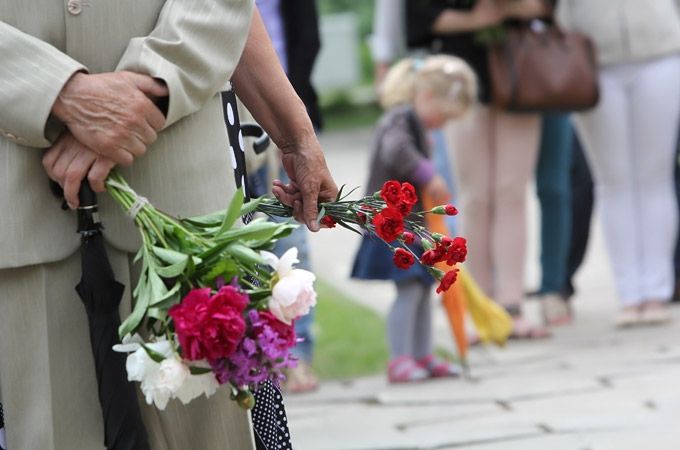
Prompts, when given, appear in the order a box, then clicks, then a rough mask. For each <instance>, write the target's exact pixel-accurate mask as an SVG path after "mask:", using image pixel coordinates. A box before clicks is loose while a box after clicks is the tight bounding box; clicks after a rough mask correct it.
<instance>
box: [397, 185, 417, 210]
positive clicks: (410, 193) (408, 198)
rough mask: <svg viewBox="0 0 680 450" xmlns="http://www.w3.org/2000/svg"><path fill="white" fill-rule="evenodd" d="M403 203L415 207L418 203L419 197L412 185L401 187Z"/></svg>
mask: <svg viewBox="0 0 680 450" xmlns="http://www.w3.org/2000/svg"><path fill="white" fill-rule="evenodd" d="M401 201H403V202H405V203H407V204H409V205H411V206H413V205H415V204H416V203H418V196H417V195H416V188H414V187H413V185H412V184H411V183H403V184H402V185H401Z"/></svg>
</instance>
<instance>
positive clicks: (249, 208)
mask: <svg viewBox="0 0 680 450" xmlns="http://www.w3.org/2000/svg"><path fill="white" fill-rule="evenodd" d="M262 200H264V196H262V197H258V198H256V199H253V200H251V201H249V202H248V203H246V204H244V205H243V206H242V207H241V213H240V215H241V216H245V215H246V214H248V213H251V212H253V211H255V210H256V209H257V207H258V206H260V203H262Z"/></svg>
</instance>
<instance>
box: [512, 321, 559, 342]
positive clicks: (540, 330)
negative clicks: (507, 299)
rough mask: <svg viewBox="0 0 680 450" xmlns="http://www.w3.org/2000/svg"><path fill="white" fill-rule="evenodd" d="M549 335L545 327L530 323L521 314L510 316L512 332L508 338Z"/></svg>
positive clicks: (543, 336) (535, 337)
mask: <svg viewBox="0 0 680 450" xmlns="http://www.w3.org/2000/svg"><path fill="white" fill-rule="evenodd" d="M550 336H551V333H550V331H549V330H548V329H547V328H544V327H542V326H536V325H532V324H531V323H529V322H528V321H527V320H526V319H525V318H524V317H522V316H514V317H513V318H512V333H511V334H510V336H509V339H515V340H520V339H522V340H523V339H545V338H547V337H550Z"/></svg>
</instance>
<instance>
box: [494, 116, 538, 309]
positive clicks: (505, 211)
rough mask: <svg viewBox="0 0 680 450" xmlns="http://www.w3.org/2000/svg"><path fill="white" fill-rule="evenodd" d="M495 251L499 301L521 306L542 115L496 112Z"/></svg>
mask: <svg viewBox="0 0 680 450" xmlns="http://www.w3.org/2000/svg"><path fill="white" fill-rule="evenodd" d="M493 115H494V117H495V129H494V137H495V148H494V153H493V157H492V161H493V164H494V170H493V172H492V173H493V175H492V177H491V178H492V180H493V183H494V186H493V218H492V220H493V221H492V231H491V233H492V235H491V242H492V251H493V267H494V270H495V274H496V300H497V301H498V302H499V303H500V304H502V305H503V306H505V307H507V308H510V309H517V308H519V306H520V305H521V302H522V300H523V298H524V260H525V254H526V232H527V230H526V226H527V225H526V194H527V184H528V183H529V180H530V179H531V176H532V175H533V173H534V169H535V167H536V158H537V156H538V134H539V128H540V117H539V116H538V115H529V114H509V113H506V112H501V111H494V113H493Z"/></svg>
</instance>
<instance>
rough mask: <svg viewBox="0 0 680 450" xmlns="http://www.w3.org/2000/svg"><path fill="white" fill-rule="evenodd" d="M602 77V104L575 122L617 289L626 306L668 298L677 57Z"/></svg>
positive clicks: (679, 110)
mask: <svg viewBox="0 0 680 450" xmlns="http://www.w3.org/2000/svg"><path fill="white" fill-rule="evenodd" d="M599 80H600V103H599V104H598V105H597V107H596V108H594V109H593V110H592V111H589V112H587V113H579V114H576V115H575V119H574V121H575V124H576V128H577V131H578V134H579V137H580V138H581V142H582V143H583V145H584V148H585V151H586V156H587V157H588V160H589V163H590V165H591V170H592V172H593V177H594V181H595V195H596V203H597V205H598V208H599V211H600V213H601V218H602V226H603V231H604V236H605V241H606V244H607V248H608V251H609V256H610V259H611V264H612V268H613V271H614V278H615V282H616V288H617V292H618V295H619V298H620V300H621V303H622V305H623V306H635V305H640V304H642V303H644V302H646V301H650V300H662V301H666V300H668V299H669V298H670V296H671V293H672V290H673V286H674V279H675V277H674V271H673V251H674V248H675V239H676V233H677V226H678V225H677V224H678V211H677V205H676V199H675V189H674V184H673V171H674V168H675V164H676V160H675V152H676V140H677V131H678V123H679V119H680V55H673V56H670V57H663V58H659V59H653V60H648V61H643V62H637V63H630V64H621V65H615V66H610V67H605V68H602V69H601V70H600V77H599Z"/></svg>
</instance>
